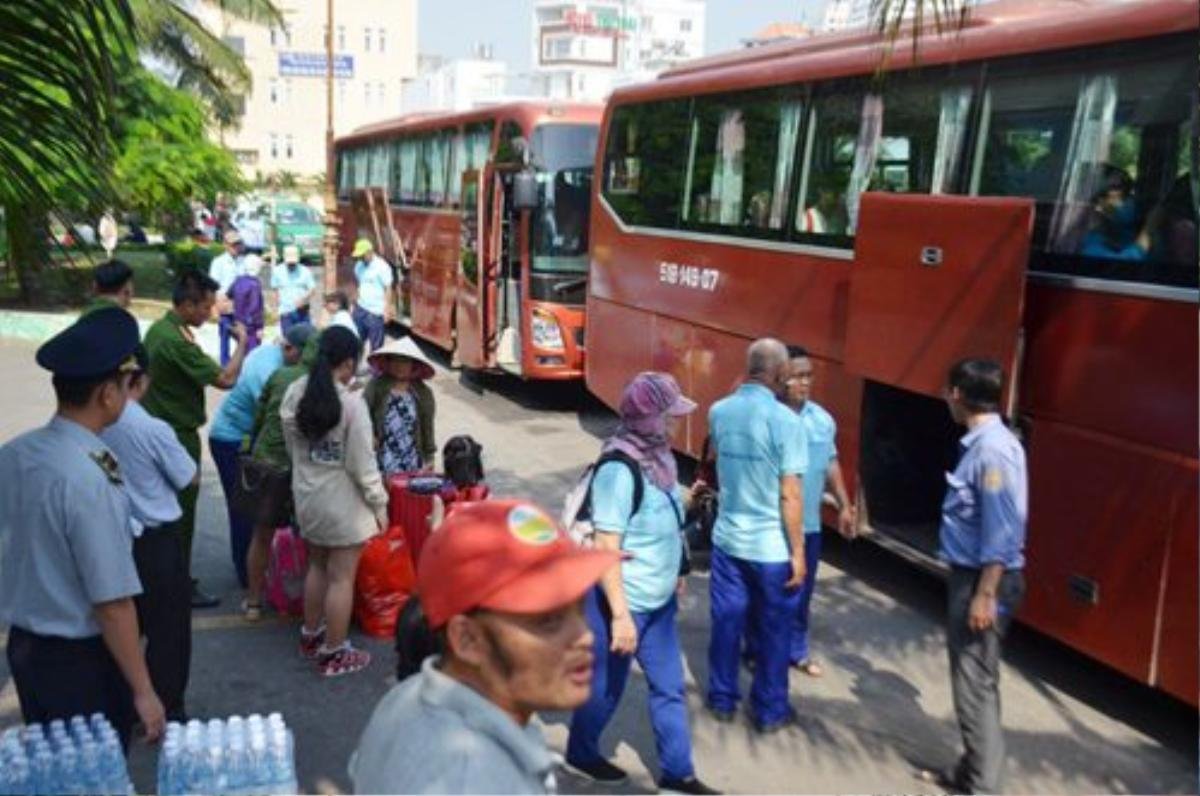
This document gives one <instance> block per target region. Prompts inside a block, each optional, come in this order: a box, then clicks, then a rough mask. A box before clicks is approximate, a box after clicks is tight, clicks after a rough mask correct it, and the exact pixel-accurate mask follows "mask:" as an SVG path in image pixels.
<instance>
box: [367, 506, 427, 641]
mask: <svg viewBox="0 0 1200 796" xmlns="http://www.w3.org/2000/svg"><path fill="white" fill-rule="evenodd" d="M416 588H417V574H416V570H415V569H414V568H413V562H412V556H411V555H409V551H408V544H407V543H406V542H405V541H404V530H403V529H402V528H401V527H400V526H399V525H392V526H391V527H390V528H388V529H387V533H385V534H383V535H382V536H376V537H375V538H373V539H371V540H370V541H369V542H367V544H366V546H365V547H364V548H363V553H362V558H360V559H359V562H358V574H357V575H356V576H355V578H354V618H355V620H356V621H357V622H358V626H359V627H360V628H362V631H363V632H364V633H366V634H367V635H369V636H375V637H377V638H391V637H392V636H393V635H394V634H395V632H396V618H397V617H398V616H399V615H400V610H401V609H402V608H403V607H404V604H405V603H406V602H408V598H409V597H410V596H412V594H413V592H415V591H416Z"/></svg>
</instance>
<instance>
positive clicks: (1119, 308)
mask: <svg viewBox="0 0 1200 796" xmlns="http://www.w3.org/2000/svg"><path fill="white" fill-rule="evenodd" d="M1027 297H1028V304H1027V309H1026V329H1027V332H1028V335H1029V338H1028V340H1027V346H1026V350H1027V352H1028V353H1027V355H1026V363H1025V369H1024V370H1025V377H1024V383H1023V384H1022V385H1021V387H1020V390H1021V399H1022V400H1021V402H1022V409H1024V410H1026V411H1028V412H1029V413H1030V414H1032V415H1034V416H1036V417H1038V418H1050V419H1053V420H1057V421H1061V422H1066V423H1070V424H1071V425H1072V426H1078V427H1082V428H1088V429H1092V430H1094V431H1100V432H1103V433H1105V434H1111V435H1113V436H1114V437H1117V438H1119V439H1126V440H1130V441H1131V442H1139V443H1141V444H1143V445H1148V446H1151V447H1153V448H1159V449H1163V450H1169V451H1174V452H1176V453H1179V454H1182V455H1184V456H1188V457H1195V455H1196V439H1197V435H1198V434H1200V431H1198V421H1197V404H1196V395H1197V390H1198V386H1197V361H1198V360H1200V349H1198V348H1197V335H1196V305H1195V303H1194V302H1180V301H1165V300H1161V299H1150V298H1139V297H1134V296H1121V295H1113V294H1106V293H1098V292H1093V291H1085V290H1079V289H1074V288H1065V287H1058V286H1053V285H1047V284H1040V283H1037V282H1036V281H1033V282H1031V283H1030V285H1029V290H1028V293H1027Z"/></svg>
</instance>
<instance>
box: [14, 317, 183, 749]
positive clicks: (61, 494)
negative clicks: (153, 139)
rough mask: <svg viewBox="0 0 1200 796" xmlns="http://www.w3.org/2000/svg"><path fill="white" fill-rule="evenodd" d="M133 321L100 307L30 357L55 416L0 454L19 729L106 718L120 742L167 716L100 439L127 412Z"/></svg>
mask: <svg viewBox="0 0 1200 796" xmlns="http://www.w3.org/2000/svg"><path fill="white" fill-rule="evenodd" d="M137 345H138V327H137V321H135V320H134V318H133V316H132V315H130V314H129V313H127V312H125V311H124V310H122V309H120V308H117V307H110V308H106V309H100V310H97V311H95V312H92V313H90V314H88V315H86V316H85V317H83V318H81V319H80V320H79V321H77V322H76V323H75V324H74V325H72V326H71V327H69V328H67V329H66V330H64V331H63V332H61V333H59V334H58V335H57V336H56V337H54V338H53V339H51V340H50V341H49V342H47V343H46V344H45V345H43V346H42V347H41V348H40V349H38V352H37V362H38V364H39V365H41V366H42V367H43V368H45V369H46V370H49V371H50V372H51V373H53V374H54V378H53V383H54V394H55V397H56V399H57V404H58V408H57V412H56V413H55V415H54V417H53V419H51V420H50V422H49V423H48V424H46V425H45V426H43V427H42V428H39V429H36V430H34V431H30V432H28V433H26V434H23V435H22V436H20V437H17V438H16V439H14V440H12V441H11V442H9V443H8V444H7V445H4V446H3V447H0V621H3V622H6V623H8V625H9V633H8V648H7V657H8V665H9V671H10V672H11V674H12V679H13V682H14V683H15V685H16V689H17V698H18V700H19V701H20V704H21V714H22V716H23V717H24V719H25V721H26V722H35V721H36V722H46V721H51V720H53V719H66V718H68V717H70V716H74V715H80V714H84V715H87V714H91V713H94V712H100V713H103V714H104V715H105V716H107V717H108V720H109V721H110V722H111V723H112V725H113V727H114V728H115V729H116V730H117V732H118V733H119V734H120V736H121V739H122V742H123V743H125V744H126V745H127V744H128V741H129V736H130V732H131V730H132V727H133V723H134V720H135V718H136V719H140V721H141V722H142V724H143V725H145V728H146V733H147V736H148V737H149V738H150V739H151V740H154V739H157V738H158V736H159V735H161V734H162V731H163V725H164V713H163V706H162V703H161V702H160V701H159V698H158V696H157V695H156V694H155V692H154V688H153V686H152V685H151V682H150V675H149V673H148V672H147V670H146V661H145V659H144V658H143V656H142V648H141V645H140V643H139V639H138V621H137V612H136V609H135V607H134V601H133V597H134V596H135V595H137V594H139V593H140V592H141V590H142V589H141V584H140V582H139V581H138V576H137V569H136V568H135V566H134V561H133V553H132V546H133V533H132V526H131V522H130V505H129V498H128V496H127V495H126V492H125V489H124V487H123V482H122V478H121V469H120V467H119V465H118V463H117V460H116V458H115V457H114V456H113V454H112V452H111V451H110V450H109V449H108V448H107V447H106V446H105V445H104V443H103V442H102V441H101V440H100V438H99V436H97V434H98V433H99V432H100V431H101V430H102V429H104V428H106V427H107V426H109V425H111V424H112V423H114V422H116V420H117V419H118V418H119V417H120V416H121V412H122V411H123V410H124V408H125V401H126V398H127V390H128V373H129V372H130V371H131V370H133V369H134V368H135V367H136V361H135V359H134V357H133V354H134V351H135V349H136V348H137Z"/></svg>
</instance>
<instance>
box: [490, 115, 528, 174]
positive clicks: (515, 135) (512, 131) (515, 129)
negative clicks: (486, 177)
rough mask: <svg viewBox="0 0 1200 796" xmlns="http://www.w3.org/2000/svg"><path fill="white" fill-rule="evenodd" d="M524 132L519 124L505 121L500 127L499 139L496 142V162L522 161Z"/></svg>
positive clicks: (511, 162)
mask: <svg viewBox="0 0 1200 796" xmlns="http://www.w3.org/2000/svg"><path fill="white" fill-rule="evenodd" d="M524 141H525V133H524V132H522V130H521V126H520V125H519V124H517V123H516V122H514V121H511V120H510V121H507V122H505V123H504V126H503V127H501V128H500V141H499V143H497V144H496V162H497V163H506V164H520V163H523V155H522V154H521V150H522V148H523V147H524V145H525V144H524Z"/></svg>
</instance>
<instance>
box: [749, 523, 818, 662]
mask: <svg viewBox="0 0 1200 796" xmlns="http://www.w3.org/2000/svg"><path fill="white" fill-rule="evenodd" d="M820 564H821V534H820V533H806V534H804V567H805V575H804V583H802V584H801V585H800V598H799V602H798V604H797V606H796V613H795V615H794V616H793V617H792V632H791V637H792V641H791V653H790V654H789V655H788V660H789V661H790V662H791V663H804V662H805V661H807V660H808V658H809V655H810V652H809V648H808V618H809V614H810V609H811V607H812V596H813V592H814V591H816V588H817V567H818V566H820ZM761 632H762V629H761V628H758V627H755V625H754V623H753V621H751V622H750V623H749V624H748V626H747V627H746V657H747V658H749V659H753V658H754V657H755V655H756V654H757V651H758V637H759V635H760V634H761Z"/></svg>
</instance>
